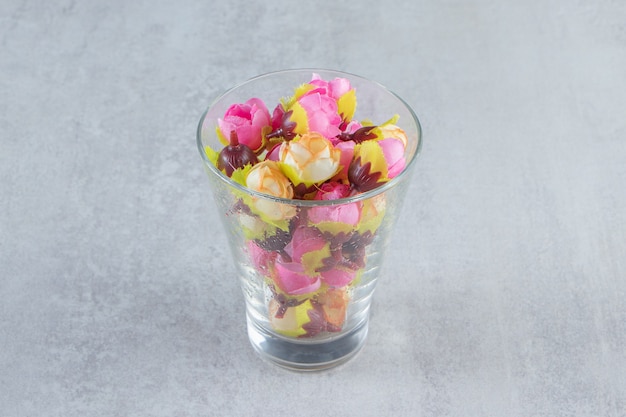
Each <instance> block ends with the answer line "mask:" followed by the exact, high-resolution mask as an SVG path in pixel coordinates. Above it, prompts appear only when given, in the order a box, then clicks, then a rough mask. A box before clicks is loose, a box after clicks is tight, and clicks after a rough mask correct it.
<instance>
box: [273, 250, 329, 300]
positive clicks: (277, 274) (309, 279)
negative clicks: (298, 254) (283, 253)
mask: <svg viewBox="0 0 626 417" xmlns="http://www.w3.org/2000/svg"><path fill="white" fill-rule="evenodd" d="M274 282H275V283H276V285H278V288H280V289H281V290H282V291H283V292H285V293H286V294H288V295H303V294H309V293H312V292H314V291H317V290H318V289H319V287H320V285H321V283H322V281H321V279H320V276H319V274H315V275H313V276H311V275H309V274H307V273H306V272H305V271H304V267H303V266H302V264H301V263H298V262H288V261H285V260H284V258H283V257H280V256H279V257H277V258H276V262H275V263H274Z"/></svg>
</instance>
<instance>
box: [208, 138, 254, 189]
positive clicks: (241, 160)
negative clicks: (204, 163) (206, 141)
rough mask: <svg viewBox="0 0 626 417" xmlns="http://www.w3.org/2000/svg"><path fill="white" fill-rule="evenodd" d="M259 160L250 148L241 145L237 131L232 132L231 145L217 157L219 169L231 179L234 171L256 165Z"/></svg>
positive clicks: (223, 149)
mask: <svg viewBox="0 0 626 417" xmlns="http://www.w3.org/2000/svg"><path fill="white" fill-rule="evenodd" d="M257 162H258V159H257V157H256V155H255V154H254V152H253V151H252V149H250V147H249V146H247V145H244V144H242V143H239V139H238V137H237V132H236V131H234V130H233V131H231V132H230V144H229V145H227V146H225V147H224V148H222V150H221V151H220V153H219V155H218V157H217V162H216V165H217V169H219V170H222V171H224V172H225V173H226V175H228V176H229V177H231V176H232V175H233V171H234V170H236V169H238V168H243V167H244V166H246V165H247V164H252V165H254V164H256V163H257Z"/></svg>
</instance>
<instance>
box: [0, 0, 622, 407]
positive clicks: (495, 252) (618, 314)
mask: <svg viewBox="0 0 626 417" xmlns="http://www.w3.org/2000/svg"><path fill="white" fill-rule="evenodd" d="M297 67H321V68H324V67H325V68H334V69H340V70H344V71H348V72H353V73H357V74H360V75H363V76H365V77H368V78H372V79H375V80H377V81H379V82H380V83H382V84H384V85H386V86H387V87H389V88H390V89H391V90H393V91H396V92H397V93H398V94H400V95H401V96H402V97H403V98H404V99H405V100H406V101H407V102H408V103H409V104H410V105H411V106H412V107H413V108H414V109H415V111H416V113H417V114H418V115H419V117H420V119H421V121H422V124H423V129H424V147H423V152H422V155H421V157H420V160H419V163H418V166H417V169H416V172H415V175H414V177H413V183H412V185H411V187H410V190H409V196H408V201H407V204H406V205H405V207H404V210H403V217H402V219H401V220H400V222H399V224H398V227H397V230H396V232H395V234H394V241H393V243H392V244H391V246H390V247H389V256H388V258H387V263H386V265H385V267H384V269H383V278H382V281H381V282H380V285H379V287H378V289H377V292H376V296H375V299H374V305H373V312H372V317H371V325H370V336H369V339H368V342H367V344H366V346H365V348H364V349H363V350H362V351H361V352H360V354H359V355H358V357H357V358H356V359H355V360H353V361H351V362H349V363H347V364H346V365H344V366H342V367H340V368H336V369H333V370H331V371H328V372H324V373H316V374H297V373H291V372H287V371H284V370H281V369H278V368H276V367H273V366H271V365H268V364H266V363H265V362H263V361H261V360H259V359H258V357H257V356H256V354H255V353H254V352H253V350H252V348H251V347H250V345H249V343H248V341H247V336H246V334H245V320H244V315H243V309H242V302H243V301H242V298H241V293H240V290H239V288H238V286H237V285H238V284H237V281H236V280H234V279H233V277H232V275H233V274H234V266H233V265H232V263H231V261H230V258H229V254H228V248H227V247H226V241H225V235H224V233H223V231H222V228H221V225H220V224H219V223H218V217H217V212H216V209H215V208H214V205H213V201H212V195H211V191H210V188H209V183H208V180H207V178H205V173H204V171H203V168H202V165H201V160H200V157H199V155H198V154H197V149H196V145H195V129H196V125H197V122H198V120H199V117H200V115H201V113H202V111H203V110H204V109H205V108H206V106H207V105H208V104H209V103H210V102H211V101H212V100H213V99H214V98H215V97H216V96H217V95H218V94H219V93H221V92H222V91H223V90H225V89H227V88H229V87H231V86H232V85H234V84H237V83H239V82H242V81H244V80H246V79H248V78H250V77H252V76H255V75H257V74H260V73H264V72H268V71H273V70H278V69H284V68H297ZM0 179H1V182H0V237H1V239H0V410H2V412H1V414H2V415H3V416H64V417H69V416H207V415H209V416H263V415H290V414H291V415H298V416H323V415H341V416H386V415H394V416H404V415H407V416H408V415H410V416H509V417H515V416H537V417H538V416H551V417H553V416H610V417H624V416H626V353H625V351H626V256H625V255H626V187H625V186H626V3H625V2H623V1H621V0H598V1H595V2H586V1H565V0H563V1H560V0H547V1H546V0H541V1H539V0H530V1H523V2H519V1H495V0H470V1H460V0H443V1H435V0H418V1H413V0H389V1H387V2H382V1H375V0H364V1H357V0H352V1H338V0H318V1H316V2H311V3H310V4H305V3H304V2H302V3H296V2H292V1H286V0H265V1H262V2H261V1H259V2H250V1H241V0H231V1H217V0H209V1H206V0H205V1H193V0H181V1H179V2H162V1H121V0H112V1H107V2H96V1H84V2H75V1H73V0H57V1H50V2H41V1H34V0H4V1H3V2H2V4H0Z"/></svg>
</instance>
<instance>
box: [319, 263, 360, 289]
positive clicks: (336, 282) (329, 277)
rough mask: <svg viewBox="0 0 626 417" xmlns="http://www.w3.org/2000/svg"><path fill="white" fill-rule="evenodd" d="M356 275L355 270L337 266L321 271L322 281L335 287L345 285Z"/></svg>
mask: <svg viewBox="0 0 626 417" xmlns="http://www.w3.org/2000/svg"><path fill="white" fill-rule="evenodd" d="M355 276H356V271H355V270H353V269H350V268H341V267H336V268H333V269H331V270H329V271H324V272H322V273H321V277H322V281H324V282H325V283H326V284H328V285H329V286H331V287H335V288H339V287H345V286H346V285H348V284H350V283H351V282H352V280H353V279H354V277H355Z"/></svg>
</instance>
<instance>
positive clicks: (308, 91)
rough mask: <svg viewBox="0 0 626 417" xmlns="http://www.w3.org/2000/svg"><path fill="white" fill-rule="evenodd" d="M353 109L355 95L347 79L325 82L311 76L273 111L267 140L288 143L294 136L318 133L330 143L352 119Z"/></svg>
mask: <svg viewBox="0 0 626 417" xmlns="http://www.w3.org/2000/svg"><path fill="white" fill-rule="evenodd" d="M355 109H356V93H355V90H354V89H353V88H352V87H351V85H350V81H349V80H348V79H346V78H335V79H334V80H331V81H325V80H323V79H322V78H321V77H320V76H319V75H318V74H313V77H312V79H311V81H310V82H309V83H306V84H302V85H301V86H300V87H298V88H296V90H295V93H294V95H293V97H291V99H289V100H288V101H285V102H283V103H282V106H278V107H277V108H276V109H275V110H274V113H273V116H272V128H273V131H272V133H270V134H269V135H268V137H270V138H274V137H277V136H281V137H283V138H284V139H285V140H291V139H293V137H294V136H295V135H296V134H299V135H303V134H305V133H307V132H317V133H319V134H321V135H322V136H324V137H325V138H327V139H330V140H333V139H334V138H335V137H337V136H338V135H339V134H341V132H342V130H341V127H342V126H345V124H347V123H348V122H350V121H351V120H352V117H353V116H354V111H355Z"/></svg>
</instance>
